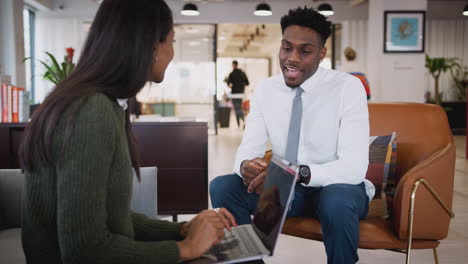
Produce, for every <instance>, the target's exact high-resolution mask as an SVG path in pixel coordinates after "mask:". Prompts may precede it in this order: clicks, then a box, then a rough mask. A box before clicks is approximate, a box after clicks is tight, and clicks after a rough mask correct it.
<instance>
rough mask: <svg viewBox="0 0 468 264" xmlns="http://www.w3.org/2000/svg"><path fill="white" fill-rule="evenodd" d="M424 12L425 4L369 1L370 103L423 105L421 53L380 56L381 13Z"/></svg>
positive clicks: (424, 0) (405, 0) (420, 0)
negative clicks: (390, 102)
mask: <svg viewBox="0 0 468 264" xmlns="http://www.w3.org/2000/svg"><path fill="white" fill-rule="evenodd" d="M391 10H399V11H402V10H411V11H426V10H427V0H411V1H408V0H392V1H388V0H387V1H386V0H369V23H368V28H369V32H368V45H367V46H368V56H367V69H368V78H369V82H370V86H371V92H372V101H403V102H424V92H425V91H426V90H427V87H426V84H427V77H426V76H425V73H426V69H425V66H424V64H425V62H424V53H384V52H383V39H384V12H385V11H391Z"/></svg>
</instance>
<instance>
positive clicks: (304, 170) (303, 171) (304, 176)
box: [298, 165, 310, 184]
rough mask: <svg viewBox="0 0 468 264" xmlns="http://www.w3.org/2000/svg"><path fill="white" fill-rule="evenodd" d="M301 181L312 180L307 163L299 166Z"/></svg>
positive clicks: (305, 182)
mask: <svg viewBox="0 0 468 264" xmlns="http://www.w3.org/2000/svg"><path fill="white" fill-rule="evenodd" d="M298 175H299V180H298V181H299V183H304V184H308V183H309V181H310V168H309V166H307V165H301V166H299V173H298Z"/></svg>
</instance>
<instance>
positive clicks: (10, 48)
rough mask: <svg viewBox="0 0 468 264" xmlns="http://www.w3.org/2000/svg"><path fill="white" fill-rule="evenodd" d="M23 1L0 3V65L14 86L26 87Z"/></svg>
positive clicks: (7, 0)
mask: <svg viewBox="0 0 468 264" xmlns="http://www.w3.org/2000/svg"><path fill="white" fill-rule="evenodd" d="M23 59H24V35H23V0H2V1H0V65H2V67H1V68H2V71H3V72H4V73H5V74H7V75H10V76H11V82H12V84H14V85H17V86H20V87H25V86H26V80H25V69H24V63H23Z"/></svg>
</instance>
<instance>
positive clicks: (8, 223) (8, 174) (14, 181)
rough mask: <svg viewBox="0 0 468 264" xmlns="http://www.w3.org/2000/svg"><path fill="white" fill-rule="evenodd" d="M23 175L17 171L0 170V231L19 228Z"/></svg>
mask: <svg viewBox="0 0 468 264" xmlns="http://www.w3.org/2000/svg"><path fill="white" fill-rule="evenodd" d="M23 184H24V175H23V173H21V170H19V169H0V230H2V229H9V228H18V227H20V226H21V196H22V193H23Z"/></svg>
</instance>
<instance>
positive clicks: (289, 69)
mask: <svg viewBox="0 0 468 264" xmlns="http://www.w3.org/2000/svg"><path fill="white" fill-rule="evenodd" d="M286 70H288V71H294V72H295V71H298V69H292V68H288V67H286Z"/></svg>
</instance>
